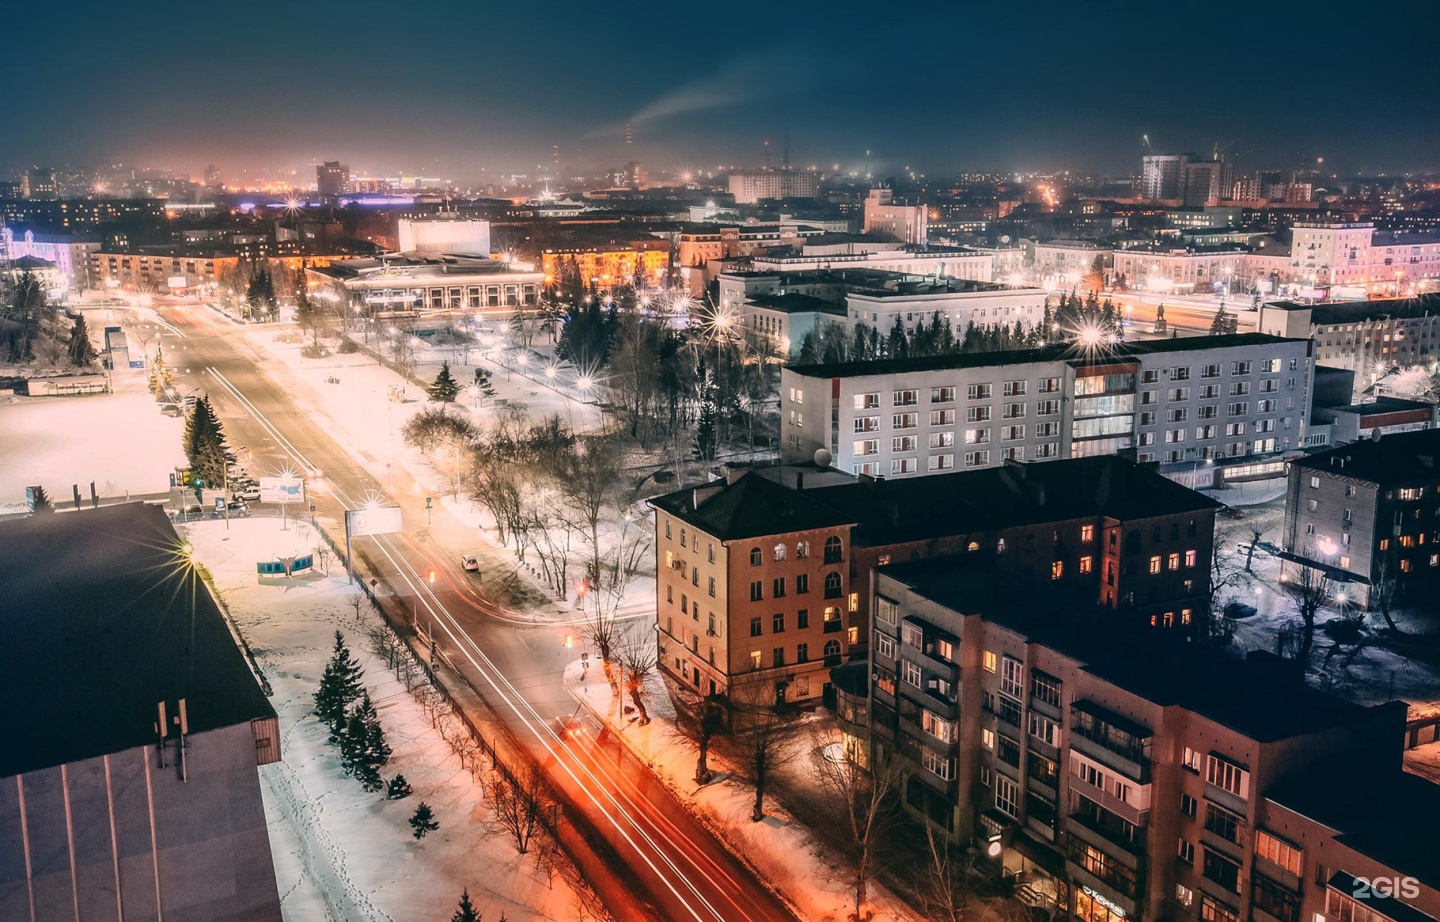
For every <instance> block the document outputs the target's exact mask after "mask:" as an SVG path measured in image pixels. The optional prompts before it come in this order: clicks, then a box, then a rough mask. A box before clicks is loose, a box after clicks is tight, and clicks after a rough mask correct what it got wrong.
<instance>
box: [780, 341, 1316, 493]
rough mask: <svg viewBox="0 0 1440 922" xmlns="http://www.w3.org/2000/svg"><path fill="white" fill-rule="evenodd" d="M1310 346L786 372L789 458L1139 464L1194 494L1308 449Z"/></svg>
mask: <svg viewBox="0 0 1440 922" xmlns="http://www.w3.org/2000/svg"><path fill="white" fill-rule="evenodd" d="M1310 353H1311V343H1310V342H1309V340H1305V339H1286V338H1283V337H1279V336H1269V335H1264V334H1259V333H1239V334H1231V335H1227V336H1206V337H1192V338H1187V339H1166V340H1153V341H1146V342H1136V343H1122V344H1117V345H1114V346H1109V347H1105V348H1103V349H1101V350H1094V351H1089V352H1087V351H1084V350H1079V349H1077V348H1076V347H1074V346H1073V345H1068V344H1062V345H1053V346H1045V347H1042V348H1039V349H1026V350H1017V351H1009V352H991V353H968V354H963V355H947V356H935V357H926V358H916V359H887V360H881V361H874V362H849V363H840V364H832V365H809V366H791V367H788V368H785V369H783V370H782V371H781V376H780V400H781V404H780V411H781V436H782V438H781V453H782V454H781V456H782V458H783V459H784V460H786V461H805V460H808V459H810V458H812V457H814V455H815V452H816V451H817V450H820V449H825V450H826V451H828V452H829V453H830V457H831V463H832V464H834V465H835V466H836V467H838V468H839V469H840V470H842V471H849V472H851V473H855V474H867V475H870V476H886V477H892V478H895V477H912V476H922V475H925V474H931V473H936V472H940V471H948V470H963V469H974V468H986V467H993V466H996V465H999V464H1001V463H1003V462H1004V461H1051V460H1056V459H1061V458H1079V457H1087V456H1091V455H1100V454H1114V453H1116V452H1132V451H1133V452H1134V457H1135V458H1136V459H1137V460H1139V461H1141V462H1155V463H1158V464H1159V465H1160V466H1161V470H1162V472H1164V473H1166V474H1167V475H1169V476H1173V477H1176V478H1178V479H1181V480H1183V481H1184V482H1187V483H1189V484H1191V485H1196V486H1208V485H1210V484H1211V483H1214V482H1216V481H1217V480H1220V479H1226V480H1231V481H1238V480H1253V479H1263V478H1267V477H1274V476H1281V475H1282V474H1283V472H1284V468H1283V462H1282V461H1281V460H1280V457H1279V456H1280V453H1283V452H1285V451H1288V450H1294V449H1298V448H1299V447H1300V446H1301V445H1302V444H1303V438H1304V435H1305V424H1306V420H1307V419H1308V417H1309V412H1310V379H1311V364H1312V359H1311V357H1310Z"/></svg>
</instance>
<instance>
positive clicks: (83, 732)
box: [0, 503, 275, 777]
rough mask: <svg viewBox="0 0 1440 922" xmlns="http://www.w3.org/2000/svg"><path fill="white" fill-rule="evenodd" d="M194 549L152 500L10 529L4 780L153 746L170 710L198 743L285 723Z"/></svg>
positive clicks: (1, 544) (5, 546) (1, 682)
mask: <svg viewBox="0 0 1440 922" xmlns="http://www.w3.org/2000/svg"><path fill="white" fill-rule="evenodd" d="M182 546H183V542H182V541H181V540H180V537H179V536H178V535H177V534H176V533H175V529H174V528H173V527H172V526H171V524H170V521H169V520H168V519H167V518H166V516H165V513H164V511H163V510H162V509H161V508H160V507H159V506H148V505H144V504H141V503H128V504H125V505H119V506H105V507H102V508H99V509H93V510H84V511H80V512H60V513H56V514H54V515H42V516H33V517H30V518H25V519H18V520H13V521H8V522H4V523H0V573H4V574H5V584H6V585H5V599H4V601H5V606H4V607H5V612H4V617H5V634H6V641H5V643H4V644H0V696H3V700H6V701H9V702H11V704H12V706H11V707H9V708H8V709H7V715H6V725H5V726H6V733H5V745H4V746H3V747H0V777H9V776H11V775H16V774H20V773H22V772H28V771H34V770H37V769H41V768H47V767H51V766H55V765H61V764H64V763H68V762H75V761H79V760H82V759H89V758H93V757H96V756H100V755H104V754H107V753H114V752H121V751H123V750H126V749H131V748H133V747H136V746H142V745H145V744H147V743H152V742H154V741H155V731H154V729H153V727H152V725H153V724H154V722H155V715H156V710H155V708H156V703H157V702H159V701H162V700H166V701H170V702H171V707H173V706H174V704H173V702H174V701H175V699H176V698H177V697H184V698H185V699H186V705H187V716H188V718H189V723H190V732H191V733H201V732H204V731H206V730H214V729H218V728H220V727H228V726H231V725H234V724H237V723H243V722H247V721H250V720H253V719H255V718H260V717H274V716H275V709H274V708H273V707H271V705H270V702H269V701H268V700H267V699H266V698H265V695H264V694H263V693H262V692H261V690H260V686H259V685H258V684H257V683H256V680H255V676H254V675H253V674H252V673H251V671H250V668H249V666H248V665H247V664H246V662H245V659H244V657H243V656H242V655H241V653H240V650H239V649H238V648H237V647H236V645H235V641H234V639H233V638H232V637H231V635H230V629H229V627H228V626H227V625H226V623H225V619H224V617H223V616H222V615H221V613H220V610H219V608H218V607H217V606H216V604H215V600H214V599H213V598H212V597H211V595H210V593H209V591H208V590H207V589H206V587H205V586H204V585H203V584H202V583H201V582H200V581H199V579H198V577H197V576H196V575H195V572H194V571H193V570H192V569H191V568H190V567H189V566H188V565H187V564H185V562H184V560H183V558H182V557H181V555H180V551H179V549H180V548H181V547H182ZM22 705H23V706H22Z"/></svg>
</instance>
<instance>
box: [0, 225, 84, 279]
mask: <svg viewBox="0 0 1440 922" xmlns="http://www.w3.org/2000/svg"><path fill="white" fill-rule="evenodd" d="M99 250H100V241H99V239H98V236H97V235H93V234H91V235H86V234H47V233H36V232H35V231H33V230H25V231H21V232H20V233H19V234H18V235H17V234H16V232H15V229H14V228H10V227H0V252H3V253H6V254H8V255H9V257H10V258H11V259H20V258H22V257H25V256H34V257H37V258H39V259H44V260H48V261H50V262H52V263H54V264H55V269H56V271H57V272H59V274H60V275H61V276H62V277H63V278H64V279H65V284H66V285H68V286H69V287H70V288H73V289H75V290H76V291H87V290H89V289H91V288H94V287H95V277H94V265H93V261H92V257H93V255H94V254H95V253H97V252H99Z"/></svg>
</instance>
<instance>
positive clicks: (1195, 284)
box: [1115, 244, 1253, 293]
mask: <svg viewBox="0 0 1440 922" xmlns="http://www.w3.org/2000/svg"><path fill="white" fill-rule="evenodd" d="M1249 256H1250V249H1249V248H1248V247H1244V246H1235V245H1225V244H1222V245H1218V246H1184V247H1173V246H1164V245H1151V246H1144V247H1129V248H1126V249H1123V250H1116V251H1115V277H1116V278H1117V279H1123V280H1124V281H1125V282H1126V283H1127V284H1128V285H1129V286H1130V287H1131V288H1138V289H1142V290H1145V291H1157V292H1172V291H1173V292H1192V291H1195V292H1206V293H1208V292H1210V291H1211V290H1213V289H1214V288H1215V287H1217V286H1223V287H1226V288H1230V289H1233V290H1237V291H1248V290H1249V289H1250V288H1251V286H1252V284H1253V278H1252V272H1251V270H1250V267H1249V262H1248V260H1249Z"/></svg>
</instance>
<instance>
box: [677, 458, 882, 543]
mask: <svg viewBox="0 0 1440 922" xmlns="http://www.w3.org/2000/svg"><path fill="white" fill-rule="evenodd" d="M697 490H698V491H700V497H699V502H698V503H696V501H695V499H696V497H695V493H696V491H697ZM650 505H652V506H654V507H655V508H657V509H663V510H664V511H666V512H668V513H670V514H671V515H673V516H675V517H676V518H678V519H680V520H681V521H682V522H689V523H690V524H692V525H694V526H695V527H696V528H699V529H700V530H701V531H703V532H705V534H707V535H713V536H714V537H716V538H718V539H720V540H721V541H736V540H740V539H742V538H758V537H761V536H764V535H783V534H789V533H791V532H797V531H812V530H814V529H819V528H838V527H840V526H843V525H854V524H855V520H854V519H851V518H846V517H845V515H844V514H843V513H841V512H837V511H836V510H835V509H833V508H831V507H830V506H828V505H826V504H824V503H822V502H820V501H818V500H816V499H815V498H813V497H812V496H811V494H810V492H809V491H807V490H791V489H789V488H788V487H783V486H781V485H780V484H778V483H776V482H774V481H773V480H768V479H766V478H764V477H756V476H754V475H753V474H751V473H745V474H741V475H740V478H739V479H738V480H736V481H735V482H734V483H731V484H726V483H725V482H724V481H715V482H713V483H708V484H699V485H697V486H691V487H686V488H685V489H683V490H677V491H676V492H674V493H667V494H665V495H664V496H657V497H655V498H654V499H652V500H650Z"/></svg>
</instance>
